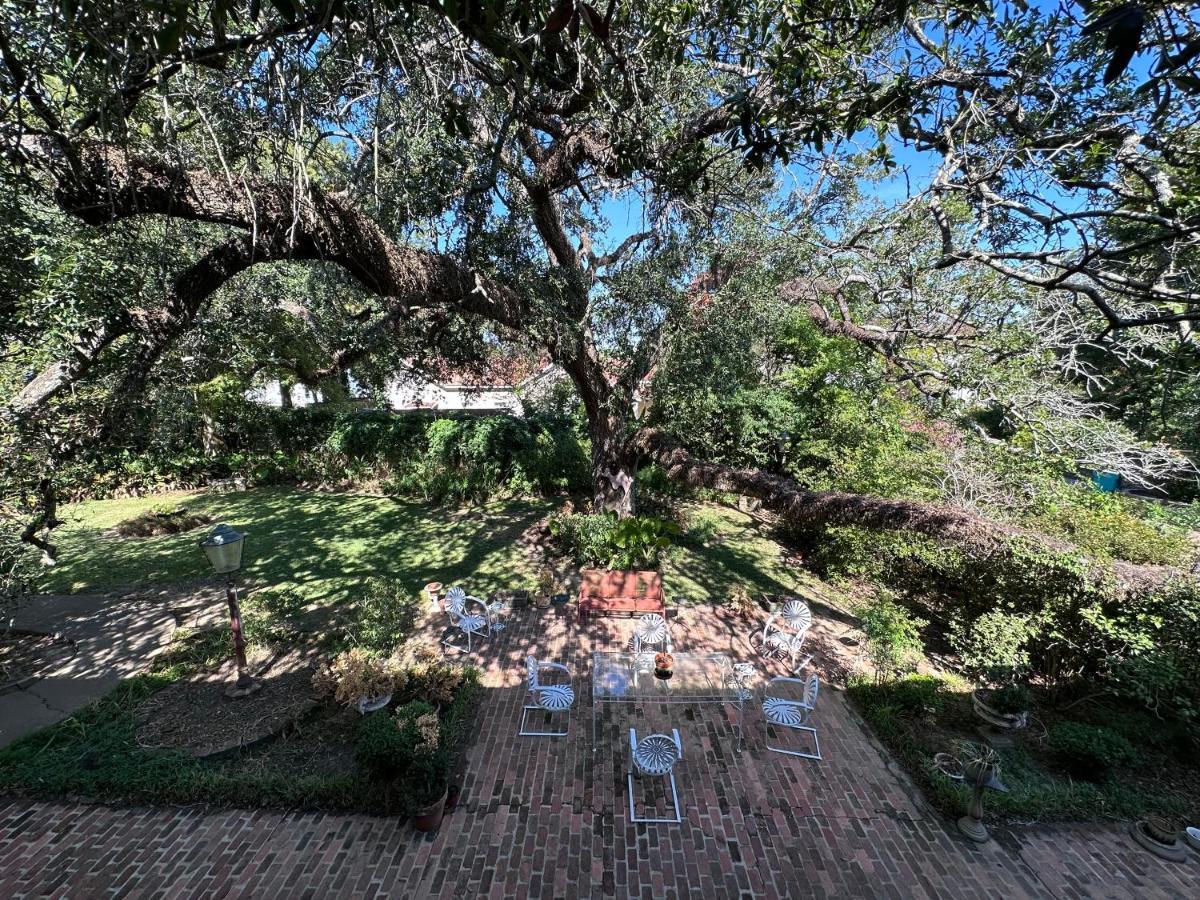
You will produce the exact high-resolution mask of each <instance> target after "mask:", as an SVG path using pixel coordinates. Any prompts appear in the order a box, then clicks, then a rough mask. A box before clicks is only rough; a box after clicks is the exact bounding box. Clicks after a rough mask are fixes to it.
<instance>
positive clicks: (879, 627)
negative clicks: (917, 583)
mask: <svg viewBox="0 0 1200 900" xmlns="http://www.w3.org/2000/svg"><path fill="white" fill-rule="evenodd" d="M858 615H859V618H860V619H861V620H862V626H861V627H862V631H863V634H864V635H866V638H867V656H868V657H869V658H870V660H871V663H872V665H874V666H875V672H876V677H878V678H882V679H890V678H894V677H896V676H897V675H900V674H902V673H904V672H911V671H913V670H914V669H916V667H917V665H918V663H919V662H920V661H921V657H922V655H923V653H924V646H923V645H922V643H921V634H920V630H921V629H922V628H924V627H925V626H926V625H927V624H929V623H928V622H926V621H924V620H923V619H917V618H914V617H913V616H912V615H910V614H909V612H908V610H906V609H905V608H904V607H903V606H901V605H900V604H899V603H897V602H896V600H895V599H894V597H893V596H892V594H891V593H889V592H887V591H882V590H881V591H879V592H878V593H877V594H876V595H875V597H874V598H872V599H871V600H870V601H868V602H867V603H866V604H864V605H863V606H862V607H860V608H859V611H858Z"/></svg>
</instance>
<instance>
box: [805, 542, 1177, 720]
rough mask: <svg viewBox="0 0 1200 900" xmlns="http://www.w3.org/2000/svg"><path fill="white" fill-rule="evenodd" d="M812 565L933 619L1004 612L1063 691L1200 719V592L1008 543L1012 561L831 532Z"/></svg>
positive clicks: (1035, 668)
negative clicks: (1094, 691) (1085, 688)
mask: <svg viewBox="0 0 1200 900" xmlns="http://www.w3.org/2000/svg"><path fill="white" fill-rule="evenodd" d="M825 535H826V539H825V540H823V541H815V540H812V538H811V537H810V538H809V540H810V543H809V544H808V545H807V546H808V550H809V554H808V558H809V559H810V560H811V561H812V563H813V564H814V567H816V568H817V569H818V571H821V572H823V573H826V574H847V575H855V576H861V577H866V578H871V579H877V580H879V581H883V582H886V583H887V584H889V585H891V586H894V587H895V588H897V589H899V590H902V591H904V592H905V593H906V595H907V596H908V597H909V598H911V600H912V601H913V602H918V603H925V604H928V605H929V607H930V609H931V610H934V611H937V612H941V611H943V610H946V609H947V608H949V609H951V610H953V612H954V615H955V617H956V618H958V619H959V620H961V621H966V622H974V621H975V620H977V619H979V618H980V617H982V616H983V615H984V614H986V613H988V612H991V611H994V610H996V609H998V608H999V609H1003V610H1004V611H1005V612H1006V613H1008V614H1010V615H1012V616H1016V617H1020V618H1024V619H1027V620H1028V622H1029V623H1030V625H1031V626H1032V628H1033V630H1032V631H1031V633H1030V635H1029V637H1028V639H1027V641H1026V643H1025V645H1024V648H1023V651H1024V652H1026V653H1028V656H1029V664H1030V669H1031V671H1032V672H1033V673H1034V674H1036V675H1038V676H1039V677H1040V678H1041V679H1043V680H1044V681H1045V682H1046V683H1047V684H1048V686H1049V687H1050V688H1052V689H1053V690H1062V689H1065V688H1067V687H1069V686H1070V685H1071V684H1072V683H1075V682H1083V683H1086V684H1087V685H1089V686H1091V687H1093V688H1094V686H1095V684H1096V683H1097V682H1099V683H1100V684H1102V685H1105V686H1107V687H1108V688H1109V689H1110V690H1112V691H1113V692H1115V693H1118V694H1120V695H1121V696H1125V697H1131V698H1134V699H1138V700H1140V701H1141V702H1142V703H1144V705H1146V706H1147V707H1148V708H1150V709H1153V710H1157V711H1161V713H1162V714H1163V715H1172V716H1176V717H1181V718H1185V719H1189V720H1195V719H1197V718H1198V713H1200V582H1197V580H1196V579H1195V578H1187V577H1178V578H1174V579H1168V580H1166V581H1164V582H1162V583H1157V584H1156V583H1149V582H1148V583H1145V584H1143V585H1140V586H1137V587H1134V586H1131V585H1129V584H1118V583H1117V582H1115V580H1113V579H1111V578H1110V577H1109V576H1107V575H1106V574H1104V573H1105V572H1106V571H1107V570H1106V569H1105V568H1103V567H1097V566H1095V565H1092V564H1091V563H1090V562H1089V561H1088V560H1087V559H1086V558H1085V557H1083V556H1080V555H1076V554H1067V553H1063V552H1060V551H1057V550H1053V549H1049V548H1047V547H1045V546H1044V545H1043V544H1040V543H1037V542H1035V541H1034V540H1032V539H1029V538H1013V539H1010V543H1009V552H1008V553H993V554H988V555H986V556H972V555H969V554H967V553H965V552H964V551H963V550H962V549H961V548H960V547H957V546H947V545H941V544H938V543H937V542H936V541H933V540H932V539H929V538H925V537H923V536H919V535H912V534H904V533H899V532H891V533H881V532H871V531H867V530H866V529H861V528H853V527H837V528H830V529H828V530H827V532H826V533H825Z"/></svg>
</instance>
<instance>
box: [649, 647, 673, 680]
mask: <svg viewBox="0 0 1200 900" xmlns="http://www.w3.org/2000/svg"><path fill="white" fill-rule="evenodd" d="M674 667H675V657H673V656H672V655H671V654H670V653H656V654H654V677H655V678H663V679H666V678H670V677H671V676H672V675H673V674H675V673H674Z"/></svg>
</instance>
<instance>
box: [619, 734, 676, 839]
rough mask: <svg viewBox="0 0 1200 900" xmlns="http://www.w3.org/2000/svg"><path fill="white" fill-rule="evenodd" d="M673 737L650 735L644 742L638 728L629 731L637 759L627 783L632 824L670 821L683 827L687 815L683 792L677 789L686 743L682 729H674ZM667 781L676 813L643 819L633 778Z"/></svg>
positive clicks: (630, 747) (627, 776) (635, 758)
mask: <svg viewBox="0 0 1200 900" xmlns="http://www.w3.org/2000/svg"><path fill="white" fill-rule="evenodd" d="M671 732H672V733H671V734H650V735H647V736H646V737H644V738H642V739H641V740H640V741H639V740H638V736H637V729H636V728H630V729H629V752H630V756H631V758H632V760H633V765H632V768H631V769H630V771H629V772H628V773H627V774H626V776H625V780H626V782H627V783H628V786H629V821H631V822H651V823H653V822H668V823H673V824H676V825H677V824H679V823H680V822H682V821H683V813H682V811H681V810H680V808H679V792H678V791H677V790H676V788H675V765H676V763H678V762H679V761H680V760H681V759H683V741H681V740H680V738H679V729H678V728H673V729H671ZM635 774H636V775H637V776H638V777H650V778H665V779H666V780H667V784H668V785H670V788H671V808H672V810H673V811H674V812H673V814H672V815H671V816H669V817H666V818H658V817H655V816H639V815H638V813H637V806H636V805H635V801H634V799H633V777H634V775H635Z"/></svg>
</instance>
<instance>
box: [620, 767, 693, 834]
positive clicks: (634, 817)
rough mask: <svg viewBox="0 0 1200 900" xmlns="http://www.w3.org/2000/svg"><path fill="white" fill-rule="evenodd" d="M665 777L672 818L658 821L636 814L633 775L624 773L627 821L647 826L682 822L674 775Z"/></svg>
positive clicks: (668, 774) (672, 773)
mask: <svg viewBox="0 0 1200 900" xmlns="http://www.w3.org/2000/svg"><path fill="white" fill-rule="evenodd" d="M666 777H667V781H668V783H669V784H670V785H671V804H672V806H673V808H674V817H672V818H662V819H659V818H653V817H648V816H639V815H638V814H637V807H636V806H635V805H634V800H633V773H632V772H626V773H625V782H626V784H627V785H628V787H629V821H630V822H637V823H639V824H649V825H654V824H666V825H678V824H679V823H680V822H682V821H683V811H682V810H681V809H680V808H679V792H678V791H677V790H676V789H675V773H674V772H668V773H667V776H666Z"/></svg>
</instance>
